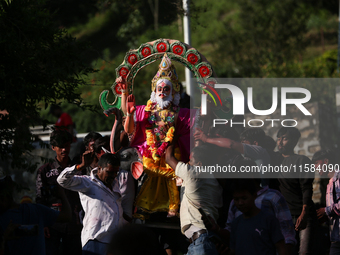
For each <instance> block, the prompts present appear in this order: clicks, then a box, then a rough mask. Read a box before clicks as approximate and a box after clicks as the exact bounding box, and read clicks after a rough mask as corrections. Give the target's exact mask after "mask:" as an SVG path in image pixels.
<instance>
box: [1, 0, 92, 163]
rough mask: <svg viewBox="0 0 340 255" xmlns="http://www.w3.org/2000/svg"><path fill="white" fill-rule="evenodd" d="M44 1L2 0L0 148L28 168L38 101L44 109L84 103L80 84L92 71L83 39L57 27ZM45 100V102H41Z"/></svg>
mask: <svg viewBox="0 0 340 255" xmlns="http://www.w3.org/2000/svg"><path fill="white" fill-rule="evenodd" d="M44 4H45V3H44V1H41V0H37V1H28V0H22V1H19V0H13V1H1V2H0V30H1V34H0V55H1V60H0V83H1V90H0V93H1V94H0V110H5V111H7V113H8V114H7V113H6V112H5V113H4V114H1V115H0V127H1V129H0V139H1V145H0V152H1V157H2V159H8V158H10V159H12V165H16V166H18V167H26V168H27V167H28V165H27V163H26V162H25V161H24V160H23V159H22V155H23V153H24V152H26V151H29V150H30V149H32V147H31V146H32V145H31V143H30V142H31V141H32V139H33V138H32V136H31V135H30V133H29V131H28V127H29V126H34V125H37V124H44V121H43V120H41V119H40V116H39V112H40V108H41V107H40V106H39V103H42V105H43V106H45V108H46V107H47V105H48V104H50V103H57V102H58V101H59V100H61V99H65V100H67V101H68V102H70V103H72V104H75V105H77V106H80V107H83V108H91V107H90V106H88V105H84V104H83V99H82V98H81V95H80V93H79V92H78V90H77V89H78V88H79V86H81V85H84V84H85V83H86V82H85V79H84V76H86V75H87V74H88V73H91V72H93V71H94V70H93V69H92V68H88V67H86V66H85V65H84V64H83V61H82V57H81V56H82V52H83V51H84V50H85V49H86V47H87V46H86V45H85V44H83V43H79V42H78V41H76V40H75V38H73V37H71V36H70V35H68V34H67V33H66V31H65V30H63V29H59V28H57V27H56V26H55V25H54V23H53V19H52V15H51V14H50V13H49V12H48V10H47V9H45V7H44ZM40 105H41V104H40Z"/></svg>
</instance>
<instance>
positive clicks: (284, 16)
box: [218, 0, 310, 77]
mask: <svg viewBox="0 0 340 255" xmlns="http://www.w3.org/2000/svg"><path fill="white" fill-rule="evenodd" d="M238 4H239V7H240V10H239V13H238V18H237V21H238V22H234V21H232V20H229V21H228V22H225V29H226V31H227V33H226V34H224V35H222V36H221V37H220V38H219V39H218V43H219V51H220V52H221V59H227V60H228V61H227V62H229V63H232V65H233V69H234V74H233V75H232V76H241V77H264V76H266V75H265V73H263V72H262V69H263V68H264V67H266V66H267V65H271V70H272V73H271V74H272V75H273V76H274V77H275V76H276V77H282V76H286V75H285V74H284V72H285V71H287V70H284V71H283V73H281V71H282V70H281V69H278V68H277V67H279V66H281V65H282V64H283V63H285V62H286V61H289V60H292V59H294V58H296V56H299V55H300V54H301V53H302V52H303V50H304V49H305V47H306V39H305V38H304V34H305V33H306V31H307V28H306V23H307V20H308V18H309V15H310V14H309V13H310V12H309V9H308V7H306V5H305V4H304V3H303V1H294V0H286V1H280V0H274V1H266V0H254V1H249V0H240V1H238ZM300 56H301V55H300Z"/></svg>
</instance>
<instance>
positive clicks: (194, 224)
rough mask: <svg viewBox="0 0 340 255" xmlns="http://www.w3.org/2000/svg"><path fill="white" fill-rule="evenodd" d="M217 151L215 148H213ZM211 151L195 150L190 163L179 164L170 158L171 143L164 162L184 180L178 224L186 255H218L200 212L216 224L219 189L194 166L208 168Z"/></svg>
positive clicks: (219, 199)
mask: <svg viewBox="0 0 340 255" xmlns="http://www.w3.org/2000/svg"><path fill="white" fill-rule="evenodd" d="M215 149H216V148H215ZM213 152H214V150H213V149H212V146H209V145H202V146H198V147H195V148H194V149H193V150H192V152H191V154H190V162H189V164H185V163H183V162H180V161H178V160H177V159H176V158H175V157H174V155H173V144H172V145H169V147H168V148H167V150H166V154H165V160H166V162H167V164H169V165H170V166H171V167H172V168H173V169H175V174H176V176H178V177H180V178H181V179H182V180H183V184H182V187H181V194H183V196H181V197H182V199H181V208H180V221H181V230H182V233H183V234H184V235H185V236H186V237H187V238H188V239H189V242H190V245H189V247H188V253H187V254H190V255H201V254H205V255H215V254H216V255H217V254H218V252H217V250H216V247H215V244H214V243H213V241H212V240H213V239H212V238H214V234H213V233H208V231H207V229H206V227H205V225H204V223H203V220H202V215H201V213H200V211H199V209H203V211H204V213H205V214H206V215H209V216H210V217H212V218H213V219H214V220H215V221H216V220H217V218H218V208H219V207H221V206H222V188H221V186H220V185H219V183H218V181H217V180H216V179H215V178H206V177H207V176H206V175H204V174H202V173H200V171H196V167H199V166H207V165H209V159H212V158H213V157H212V156H211V155H212V153H213Z"/></svg>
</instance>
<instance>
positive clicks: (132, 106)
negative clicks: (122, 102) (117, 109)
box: [126, 95, 136, 114]
mask: <svg viewBox="0 0 340 255" xmlns="http://www.w3.org/2000/svg"><path fill="white" fill-rule="evenodd" d="M126 110H127V113H128V114H133V113H134V111H135V110H136V102H135V96H134V95H129V96H128V98H127V106H126Z"/></svg>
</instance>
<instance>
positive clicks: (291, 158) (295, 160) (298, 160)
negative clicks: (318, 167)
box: [284, 154, 311, 163]
mask: <svg viewBox="0 0 340 255" xmlns="http://www.w3.org/2000/svg"><path fill="white" fill-rule="evenodd" d="M284 160H285V161H286V162H292V163H302V162H305V163H310V162H311V160H310V159H309V158H308V157H306V156H305V155H299V154H294V155H291V156H289V157H286V158H285V159H284Z"/></svg>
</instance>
